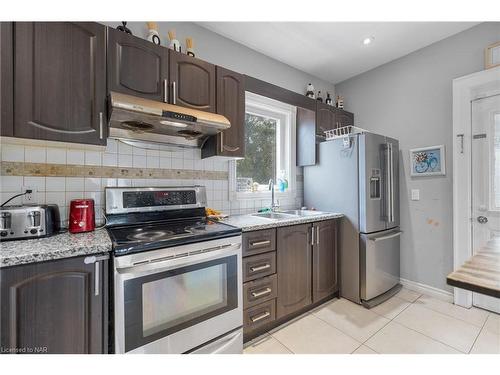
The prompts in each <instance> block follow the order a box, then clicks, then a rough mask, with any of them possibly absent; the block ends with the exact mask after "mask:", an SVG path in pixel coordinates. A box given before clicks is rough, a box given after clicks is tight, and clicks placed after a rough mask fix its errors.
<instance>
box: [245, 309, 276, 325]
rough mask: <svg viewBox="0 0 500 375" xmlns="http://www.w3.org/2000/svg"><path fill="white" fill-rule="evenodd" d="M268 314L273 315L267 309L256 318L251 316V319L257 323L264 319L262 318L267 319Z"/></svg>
mask: <svg viewBox="0 0 500 375" xmlns="http://www.w3.org/2000/svg"><path fill="white" fill-rule="evenodd" d="M268 316H271V313H270V312H269V311H266V312H265V313H262V314H260V315H257V316H256V317H254V318H250V320H251V321H252V323H256V322H258V321H259V320H262V319H266V318H267V317H268Z"/></svg>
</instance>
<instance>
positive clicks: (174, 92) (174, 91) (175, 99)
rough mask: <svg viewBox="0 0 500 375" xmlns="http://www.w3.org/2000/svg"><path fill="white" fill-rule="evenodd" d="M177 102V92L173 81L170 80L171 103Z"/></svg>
mask: <svg viewBox="0 0 500 375" xmlns="http://www.w3.org/2000/svg"><path fill="white" fill-rule="evenodd" d="M176 102H177V92H176V89H175V81H174V82H172V104H176Z"/></svg>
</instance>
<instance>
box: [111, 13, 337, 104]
mask: <svg viewBox="0 0 500 375" xmlns="http://www.w3.org/2000/svg"><path fill="white" fill-rule="evenodd" d="M103 23H104V24H105V25H108V26H111V27H116V26H117V25H119V24H121V23H120V22H103ZM127 27H129V28H130V29H131V30H132V33H133V34H134V35H136V36H138V37H141V38H146V36H147V34H148V30H147V26H146V22H129V23H127ZM158 28H159V34H160V39H161V44H162V45H166V44H167V40H168V37H167V31H168V30H175V31H176V38H177V39H178V40H179V41H180V42H181V45H182V48H183V50H184V48H185V42H186V37H191V38H193V41H194V49H195V53H196V56H197V57H199V58H200V59H202V60H205V61H208V62H210V63H212V64H216V65H220V66H223V67H225V68H227V69H231V70H234V71H236V72H239V73H243V74H247V75H249V76H252V77H255V78H259V79H261V80H264V81H266V82H270V83H273V84H275V85H278V86H281V87H284V88H286V89H288V90H292V91H295V92H298V93H300V94H304V93H305V88H306V85H307V84H308V83H309V82H311V83H312V84H313V85H314V88H315V89H316V90H321V92H322V93H323V96H325V92H326V91H329V92H330V93H331V94H332V97H333V96H334V85H333V84H332V83H329V82H326V81H323V80H321V79H320V78H317V77H314V76H311V75H310V74H307V73H305V72H303V71H301V70H298V69H295V68H293V67H291V66H289V65H286V64H284V63H282V62H279V61H277V60H274V59H272V58H270V57H267V56H265V55H263V54H261V53H259V52H257V51H255V50H252V49H250V48H248V47H245V46H244V45H242V44H239V43H236V42H234V41H232V40H230V39H227V38H225V37H223V36H221V35H219V34H216V33H214V32H212V31H210V30H207V29H205V28H204V27H201V26H199V25H197V24H195V23H193V22H158Z"/></svg>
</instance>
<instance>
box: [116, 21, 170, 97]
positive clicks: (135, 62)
mask: <svg viewBox="0 0 500 375" xmlns="http://www.w3.org/2000/svg"><path fill="white" fill-rule="evenodd" d="M167 79H168V49H167V48H165V47H161V46H158V45H156V44H154V43H151V42H150V41H148V40H144V39H141V38H138V37H136V36H132V35H129V34H127V33H124V32H122V31H118V30H115V29H111V28H108V90H109V91H116V92H121V93H124V94H129V95H135V96H140V97H143V98H146V99H152V100H158V101H164V102H167V99H168V98H167V92H168V86H167Z"/></svg>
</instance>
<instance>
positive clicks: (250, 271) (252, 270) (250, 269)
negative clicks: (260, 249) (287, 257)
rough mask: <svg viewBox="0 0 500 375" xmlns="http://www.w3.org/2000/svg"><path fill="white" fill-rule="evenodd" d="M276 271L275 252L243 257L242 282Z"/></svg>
mask: <svg viewBox="0 0 500 375" xmlns="http://www.w3.org/2000/svg"><path fill="white" fill-rule="evenodd" d="M273 273H276V252H274V251H273V252H270V253H264V254H259V255H254V256H251V257H247V258H243V282H244V283H246V282H247V281H250V280H255V279H258V278H259V277H264V276H268V275H272V274H273Z"/></svg>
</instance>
